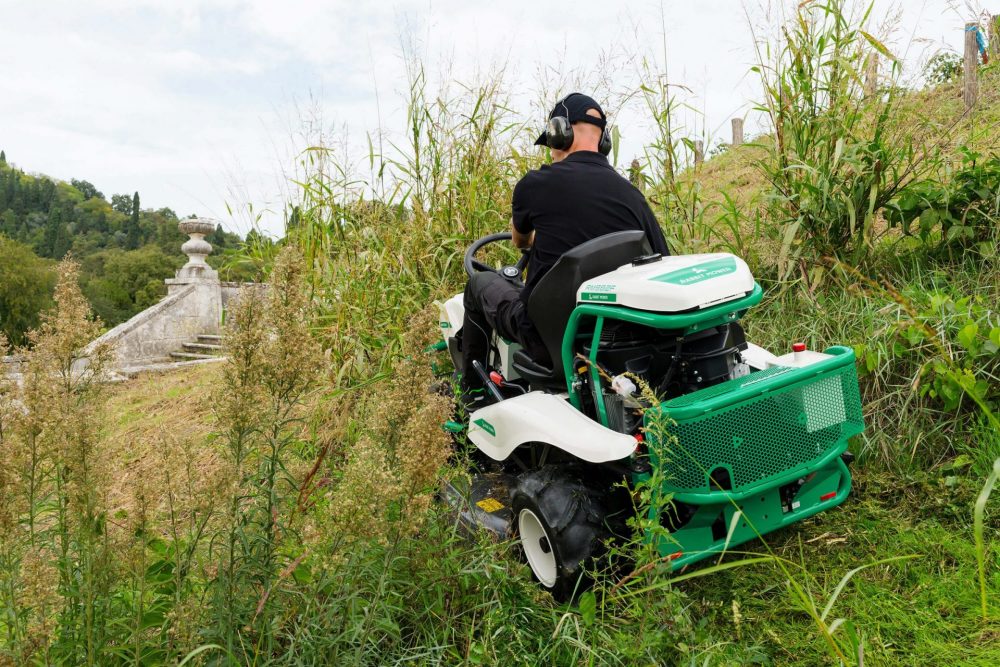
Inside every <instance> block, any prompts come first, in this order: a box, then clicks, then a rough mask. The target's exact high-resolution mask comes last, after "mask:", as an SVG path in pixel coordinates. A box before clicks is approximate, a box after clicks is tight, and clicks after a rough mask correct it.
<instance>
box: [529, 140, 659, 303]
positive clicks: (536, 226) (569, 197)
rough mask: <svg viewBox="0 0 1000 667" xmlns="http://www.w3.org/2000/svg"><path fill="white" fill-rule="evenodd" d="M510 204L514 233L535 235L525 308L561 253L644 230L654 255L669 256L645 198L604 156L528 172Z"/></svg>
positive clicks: (577, 156) (584, 155)
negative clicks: (600, 238) (608, 236)
mask: <svg viewBox="0 0 1000 667" xmlns="http://www.w3.org/2000/svg"><path fill="white" fill-rule="evenodd" d="M512 204H513V206H512V208H513V223H514V229H516V230H517V231H518V232H520V233H522V234H530V233H531V232H532V231H533V232H535V241H534V244H533V245H532V247H531V256H530V259H529V262H528V279H527V281H526V282H525V286H524V290H523V291H522V292H521V299H522V300H523V301H524V304H525V306H527V304H528V297H529V296H530V295H531V290H532V289H534V287H535V285H537V284H538V281H539V280H541V278H542V276H544V275H545V274H546V273H547V272H548V270H549V269H551V268H552V265H553V264H555V263H556V260H558V259H559V258H560V257H561V256H562V255H563V253H565V252H566V251H567V250H571V249H573V248H575V247H576V246H578V245H580V244H581V243H584V242H585V241H589V240H590V239H593V238H597V237H598V236H604V235H605V234H611V233H612V232H621V231H628V230H630V229H641V230H643V231H645V232H646V237H647V238H648V239H649V244H650V246H651V247H652V248H653V252H658V253H661V254H663V255H668V254H670V251H669V250H668V249H667V242H666V240H665V239H664V238H663V231H662V230H661V229H660V225H659V223H657V221H656V217H655V216H654V215H653V212H652V211H651V210H650V208H649V204H647V203H646V198H645V197H643V196H642V193H641V192H639V190H638V189H637V188H636V187H635V186H634V185H632V184H631V183H629V182H628V181H627V180H626V179H624V178H623V177H622V176H621V175H620V174H619V173H618V172H617V171H615V169H614V167H612V166H611V165H610V164H609V163H608V159H607V158H606V157H604V156H603V155H601V154H600V153H594V152H592V151H576V152H574V153H570V154H569V155H567V156H566V159H564V160H562V161H561V162H556V163H555V164H551V165H544V166H543V167H541V168H540V169H537V170H535V171H529V172H528V173H527V174H525V176H524V178H522V179H521V180H520V181H518V182H517V185H515V186H514V197H513V202H512Z"/></svg>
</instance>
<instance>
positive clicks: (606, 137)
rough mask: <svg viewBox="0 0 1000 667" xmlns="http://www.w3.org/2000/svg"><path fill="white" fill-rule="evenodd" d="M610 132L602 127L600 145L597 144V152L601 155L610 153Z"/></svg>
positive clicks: (605, 127)
mask: <svg viewBox="0 0 1000 667" xmlns="http://www.w3.org/2000/svg"><path fill="white" fill-rule="evenodd" d="M612 145H613V144H612V143H611V130H610V129H608V127H607V126H606V125H605V126H604V131H603V132H601V143H599V144H597V150H599V151H600V152H601V155H607V154H608V153H610V152H611V147H612Z"/></svg>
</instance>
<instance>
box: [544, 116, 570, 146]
mask: <svg viewBox="0 0 1000 667" xmlns="http://www.w3.org/2000/svg"><path fill="white" fill-rule="evenodd" d="M545 143H546V145H548V147H549V148H554V149H556V150H559V151H564V150H567V149H568V148H569V147H570V146H572V145H573V126H572V125H571V124H570V122H569V118H566V117H564V116H556V117H554V118H549V122H548V123H546V125H545Z"/></svg>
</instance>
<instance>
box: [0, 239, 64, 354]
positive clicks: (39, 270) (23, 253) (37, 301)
mask: <svg viewBox="0 0 1000 667" xmlns="http://www.w3.org/2000/svg"><path fill="white" fill-rule="evenodd" d="M55 284H56V272H55V266H54V264H53V263H52V262H50V261H48V260H44V259H42V258H41V257H39V256H38V255H36V254H35V253H33V252H31V248H29V247H28V246H26V245H24V244H22V243H18V242H17V241H13V240H11V239H9V238H7V237H6V236H4V235H2V234H0V331H3V333H4V334H6V336H7V338H8V340H9V341H10V342H11V344H13V345H23V344H24V343H25V337H24V334H25V332H27V331H28V330H29V329H33V328H35V327H37V326H38V315H39V313H41V311H42V310H44V309H45V308H47V307H48V306H49V305H50V304H51V303H52V290H53V289H55Z"/></svg>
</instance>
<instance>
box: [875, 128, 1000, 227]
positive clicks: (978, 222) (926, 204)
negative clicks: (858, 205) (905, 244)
mask: <svg viewBox="0 0 1000 667" xmlns="http://www.w3.org/2000/svg"><path fill="white" fill-rule="evenodd" d="M960 151H961V154H962V166H961V168H960V169H958V170H957V171H955V172H954V173H953V174H951V175H950V178H948V177H947V175H946V178H928V179H924V180H921V181H918V182H916V183H913V184H911V185H910V186H909V187H907V188H906V189H905V190H903V192H902V193H901V194H900V195H899V197H897V198H896V199H894V200H893V201H892V202H891V204H890V205H889V206H887V207H886V219H887V220H888V221H889V223H890V224H892V225H895V226H898V227H899V228H900V229H901V230H902V231H903V233H904V234H907V235H914V236H917V237H919V238H920V240H921V241H923V242H925V243H926V242H928V241H930V240H932V239H933V238H934V235H935V234H936V233H937V232H938V231H940V234H941V241H942V242H943V243H945V244H954V245H968V244H971V243H975V242H980V241H985V240H987V239H989V238H991V237H992V236H993V235H994V234H995V233H996V226H997V221H998V220H1000V157H998V156H996V155H994V156H991V157H989V158H986V159H983V156H982V155H981V154H979V153H977V152H975V151H973V150H970V149H969V148H967V147H962V148H961V149H960Z"/></svg>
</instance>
